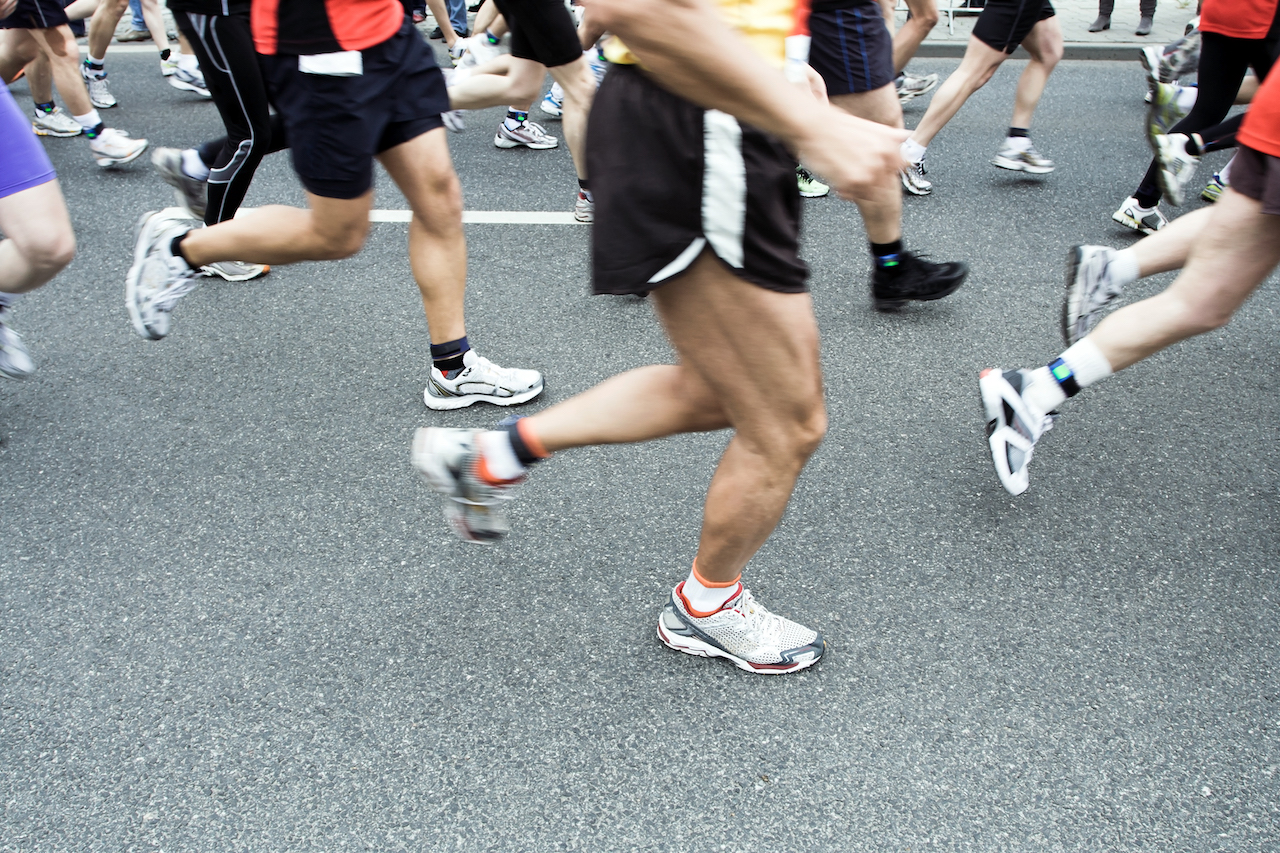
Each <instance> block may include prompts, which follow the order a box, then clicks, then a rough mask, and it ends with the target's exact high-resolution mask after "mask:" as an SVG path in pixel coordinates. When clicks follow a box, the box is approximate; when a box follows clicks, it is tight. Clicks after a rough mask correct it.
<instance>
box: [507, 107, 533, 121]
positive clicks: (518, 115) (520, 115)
mask: <svg viewBox="0 0 1280 853" xmlns="http://www.w3.org/2000/svg"><path fill="white" fill-rule="evenodd" d="M507 118H509V119H511V120H512V121H514V122H516V123H517V124H524V122H526V121H528V120H529V111H528V110H513V109H511V108H508V109H507Z"/></svg>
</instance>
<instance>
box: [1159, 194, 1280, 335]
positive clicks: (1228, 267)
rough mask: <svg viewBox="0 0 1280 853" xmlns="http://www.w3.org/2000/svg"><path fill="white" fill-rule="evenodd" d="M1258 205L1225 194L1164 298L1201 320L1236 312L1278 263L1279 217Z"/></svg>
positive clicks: (1249, 199)
mask: <svg viewBox="0 0 1280 853" xmlns="http://www.w3.org/2000/svg"><path fill="white" fill-rule="evenodd" d="M1262 209H1263V205H1262V202H1260V201H1257V200H1255V199H1251V198H1249V197H1247V196H1245V195H1244V194H1242V193H1239V192H1237V191H1235V190H1234V189H1228V190H1227V191H1226V192H1224V193H1223V195H1222V198H1220V199H1219V200H1218V202H1217V203H1216V204H1215V205H1214V206H1213V216H1212V217H1210V219H1209V222H1208V224H1207V225H1206V226H1205V229H1204V231H1203V232H1202V233H1201V235H1200V237H1199V238H1198V239H1197V240H1196V242H1195V244H1194V245H1193V246H1192V247H1191V254H1190V256H1189V257H1188V258H1187V265H1186V266H1185V267H1184V268H1183V271H1182V274H1181V275H1180V276H1178V278H1177V280H1176V281H1174V283H1173V284H1172V285H1170V286H1169V289H1168V290H1167V291H1166V294H1167V295H1169V296H1171V297H1175V298H1178V299H1180V300H1182V301H1184V302H1185V303H1187V304H1188V305H1191V306H1194V307H1195V308H1197V309H1198V312H1199V313H1200V314H1201V315H1202V316H1221V315H1223V314H1230V313H1233V312H1235V311H1236V309H1238V308H1239V307H1240V306H1241V305H1243V304H1244V302H1245V301H1246V300H1247V299H1248V298H1249V296H1250V294H1252V293H1253V291H1254V290H1256V289H1257V287H1258V285H1259V284H1261V283H1262V281H1263V279H1265V278H1266V277H1267V275H1268V274H1269V273H1270V272H1271V271H1272V270H1273V269H1275V267H1276V264H1277V263H1280V215H1275V214H1267V213H1263V212H1262Z"/></svg>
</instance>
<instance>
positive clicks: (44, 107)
mask: <svg viewBox="0 0 1280 853" xmlns="http://www.w3.org/2000/svg"><path fill="white" fill-rule="evenodd" d="M36 109H38V110H39V111H40V112H42V113H51V112H53V101H49V102H48V103H47V104H41V103H38V102H37V103H36Z"/></svg>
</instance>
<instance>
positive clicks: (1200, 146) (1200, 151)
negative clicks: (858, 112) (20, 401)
mask: <svg viewBox="0 0 1280 853" xmlns="http://www.w3.org/2000/svg"><path fill="white" fill-rule="evenodd" d="M37 106H39V105H38V104H37ZM1187 153H1188V154H1190V155H1191V156H1192V157H1202V156H1204V140H1203V139H1201V138H1200V134H1198V133H1189V134H1187Z"/></svg>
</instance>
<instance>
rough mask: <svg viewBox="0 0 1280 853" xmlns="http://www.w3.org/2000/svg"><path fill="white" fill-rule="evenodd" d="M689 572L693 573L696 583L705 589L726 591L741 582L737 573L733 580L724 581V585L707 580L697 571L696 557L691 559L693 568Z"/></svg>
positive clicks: (740, 574) (740, 577) (739, 573)
mask: <svg viewBox="0 0 1280 853" xmlns="http://www.w3.org/2000/svg"><path fill="white" fill-rule="evenodd" d="M691 571H692V572H693V577H694V579H695V580H697V581H698V583H700V584H702V585H703V586H705V587H706V588H707V589H728V588H729V587H731V586H734V585H735V584H738V583H740V582H741V581H742V572H738V576H737V577H735V578H734V579H733V580H731V581H726V582H724V583H717V582H715V581H709V580H707V579H706V578H704V577H703V576H702V572H699V571H698V558H697V557H694V558H693V568H692V569H691Z"/></svg>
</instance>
